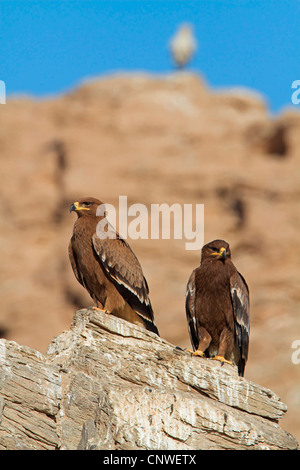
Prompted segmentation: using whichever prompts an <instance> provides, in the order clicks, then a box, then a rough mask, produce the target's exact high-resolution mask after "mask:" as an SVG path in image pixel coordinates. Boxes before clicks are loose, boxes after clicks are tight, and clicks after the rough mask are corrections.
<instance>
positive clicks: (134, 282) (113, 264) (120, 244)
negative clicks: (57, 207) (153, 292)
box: [69, 197, 158, 335]
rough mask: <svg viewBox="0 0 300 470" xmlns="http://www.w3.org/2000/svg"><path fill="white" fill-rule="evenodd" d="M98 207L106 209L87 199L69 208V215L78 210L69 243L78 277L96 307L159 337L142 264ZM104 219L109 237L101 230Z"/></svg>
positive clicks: (74, 269)
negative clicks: (100, 213) (98, 210)
mask: <svg viewBox="0 0 300 470" xmlns="http://www.w3.org/2000/svg"><path fill="white" fill-rule="evenodd" d="M99 206H102V207H104V205H103V203H102V202H101V201H99V200H98V199H95V198H92V197H86V198H83V199H80V200H79V201H77V202H74V203H73V204H72V205H71V207H70V212H73V211H75V212H76V214H77V216H78V217H77V220H76V222H75V224H74V229H73V235H72V238H71V240H70V243H69V258H70V261H71V266H72V269H73V272H74V274H75V277H76V279H77V280H78V282H80V284H81V285H82V286H83V287H84V288H85V289H86V290H87V291H88V293H89V294H90V296H91V297H92V299H93V300H94V302H95V304H96V308H99V309H101V310H104V311H106V312H107V313H111V314H113V315H115V316H117V317H120V318H124V319H125V320H128V321H130V322H132V323H135V324H138V325H140V326H142V327H144V328H146V329H147V330H149V331H152V332H154V333H156V334H157V335H158V330H157V327H156V325H155V322H154V315H153V310H152V306H151V302H150V299H149V289H148V284H147V281H146V279H145V277H144V275H143V271H142V268H141V265H140V263H139V261H138V259H137V257H136V256H135V254H134V253H133V251H132V250H131V248H130V247H129V245H128V243H127V242H126V241H125V240H124V239H122V238H121V236H120V235H119V234H118V233H117V232H116V231H115V230H114V229H113V227H111V226H110V224H109V223H108V221H107V220H106V219H105V215H103V213H104V212H103V213H102V215H98V214H99V212H97V209H98V208H99ZM103 219H105V220H106V224H105V226H106V228H107V230H106V231H108V232H109V233H107V235H108V236H103V234H104V233H103V230H102V231H99V223H100V222H103ZM103 226H104V225H103ZM101 227H102V225H101ZM111 235H113V236H111Z"/></svg>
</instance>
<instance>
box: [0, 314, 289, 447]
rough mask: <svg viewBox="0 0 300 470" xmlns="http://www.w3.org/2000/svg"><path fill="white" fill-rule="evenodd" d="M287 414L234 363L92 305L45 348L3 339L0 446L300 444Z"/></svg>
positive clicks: (253, 445)
mask: <svg viewBox="0 0 300 470" xmlns="http://www.w3.org/2000/svg"><path fill="white" fill-rule="evenodd" d="M285 412H286V406H285V404H284V403H282V402H281V401H280V399H279V397H278V396H276V395H275V394H274V393H273V392H272V391H271V390H268V389H265V388H263V387H260V386H259V385H257V384H254V383H252V382H250V381H248V380H246V379H245V378H241V377H239V376H238V374H237V371H236V370H235V369H234V368H233V367H231V366H228V365H224V366H223V367H221V366H220V364H219V363H216V362H214V361H212V360H205V359H200V358H192V357H191V356H190V354H188V353H187V352H185V351H183V350H181V349H179V348H176V347H175V346H174V345H172V344H170V343H168V342H167V341H165V340H164V339H162V338H159V337H157V336H156V335H154V334H153V333H150V332H148V331H144V330H143V329H141V328H139V327H137V326H135V325H132V324H130V323H128V322H126V321H123V320H120V319H117V318H115V317H113V316H109V315H107V314H104V313H102V312H100V311H98V310H95V309H84V310H79V311H78V312H77V313H76V315H75V316H74V319H73V323H72V326H71V329H70V330H69V331H65V332H63V333H62V334H61V335H59V336H57V337H56V338H54V340H53V341H52V343H51V344H50V346H49V348H48V351H47V354H45V355H42V354H40V353H39V352H37V351H34V350H32V349H30V348H28V347H22V346H19V345H18V344H16V343H14V342H12V341H6V340H1V341H0V416H1V420H0V449H111V450H114V449H124V450H130V449H131V450H132V449H151V450H155V449H161V450H167V449H168V450H170V449H173V450H182V449H185V450H188V449H193V450H195V449H296V448H297V446H298V444H297V441H296V439H295V438H294V437H293V436H291V435H290V434H288V433H287V432H285V431H284V430H283V429H282V428H281V427H280V426H279V425H278V420H279V419H280V418H281V417H282V416H283V415H284V413H285Z"/></svg>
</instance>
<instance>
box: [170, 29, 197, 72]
mask: <svg viewBox="0 0 300 470" xmlns="http://www.w3.org/2000/svg"><path fill="white" fill-rule="evenodd" d="M196 50H197V42H196V39H195V38H194V34H193V28H192V26H191V25H189V24H182V25H181V26H180V27H179V29H178V30H177V32H176V34H175V36H174V37H173V38H172V39H171V41H170V51H171V54H172V57H173V61H174V62H175V64H176V66H177V67H178V69H182V68H184V66H185V65H187V64H188V63H189V62H190V61H191V60H192V58H193V56H194V54H195V52H196Z"/></svg>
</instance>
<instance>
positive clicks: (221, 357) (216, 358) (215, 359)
mask: <svg viewBox="0 0 300 470" xmlns="http://www.w3.org/2000/svg"><path fill="white" fill-rule="evenodd" d="M213 360H214V361H220V362H221V366H222V365H223V364H230V365H231V366H232V362H230V361H227V359H225V357H223V356H214V357H213Z"/></svg>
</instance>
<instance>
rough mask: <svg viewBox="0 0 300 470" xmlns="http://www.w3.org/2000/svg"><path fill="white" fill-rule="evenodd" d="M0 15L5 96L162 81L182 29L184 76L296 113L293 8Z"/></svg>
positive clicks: (299, 46) (97, 4) (97, 9)
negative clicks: (114, 77)
mask: <svg viewBox="0 0 300 470" xmlns="http://www.w3.org/2000/svg"><path fill="white" fill-rule="evenodd" d="M0 14H1V22H0V44H1V48H0V51H1V53H0V80H4V81H5V84H6V90H7V95H8V96H9V95H11V94H16V93H22V94H23V93H29V94H31V95H35V96H39V97H41V96H47V95H50V94H51V95H53V94H56V93H62V92H64V91H68V90H70V89H72V88H74V87H75V86H77V85H78V84H79V83H80V82H81V81H83V80H84V79H86V78H90V77H95V76H101V75H104V74H109V73H114V72H120V71H127V72H134V71H144V72H150V73H155V74H163V73H169V72H171V71H172V70H173V64H172V61H171V58H170V56H169V53H168V49H167V44H168V41H169V39H170V37H171V36H172V35H173V34H174V32H175V30H176V29H177V27H178V25H179V24H180V23H182V22H190V23H192V24H193V25H194V29H195V35H196V37H197V41H198V44H199V50H198V53H197V55H196V57H195V59H194V60H193V62H192V63H191V64H190V65H189V67H188V69H189V70H191V71H194V72H197V73H199V74H201V75H202V76H203V77H204V79H205V81H206V82H207V84H208V85H209V86H210V87H211V88H217V89H222V88H228V87H237V86H238V87H246V88H251V89H252V90H255V91H258V92H259V93H261V94H262V95H263V96H264V97H265V99H266V101H267V103H268V105H269V108H270V110H271V111H273V112H278V111H280V110H281V109H282V108H283V107H286V106H294V108H297V106H295V105H292V103H291V94H292V91H293V90H291V84H292V82H293V81H294V80H297V79H298V80H299V79H300V1H299V0H241V1H239V0H235V1H230V0H198V1H189V0H182V1H171V0H169V1H167V0H165V1H164V0H161V1H155V0H153V1H147V0H138V1H133V0H132V1H131V0H127V1H122V0H119V1H118V0H111V1H106V0H102V1H97V0H81V1H77V0H73V1H69V0H59V1H47V0H39V1H38V0H36V1H26V0H21V1H14V0H2V1H1V4H0ZM298 108H300V105H299V106H298Z"/></svg>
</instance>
